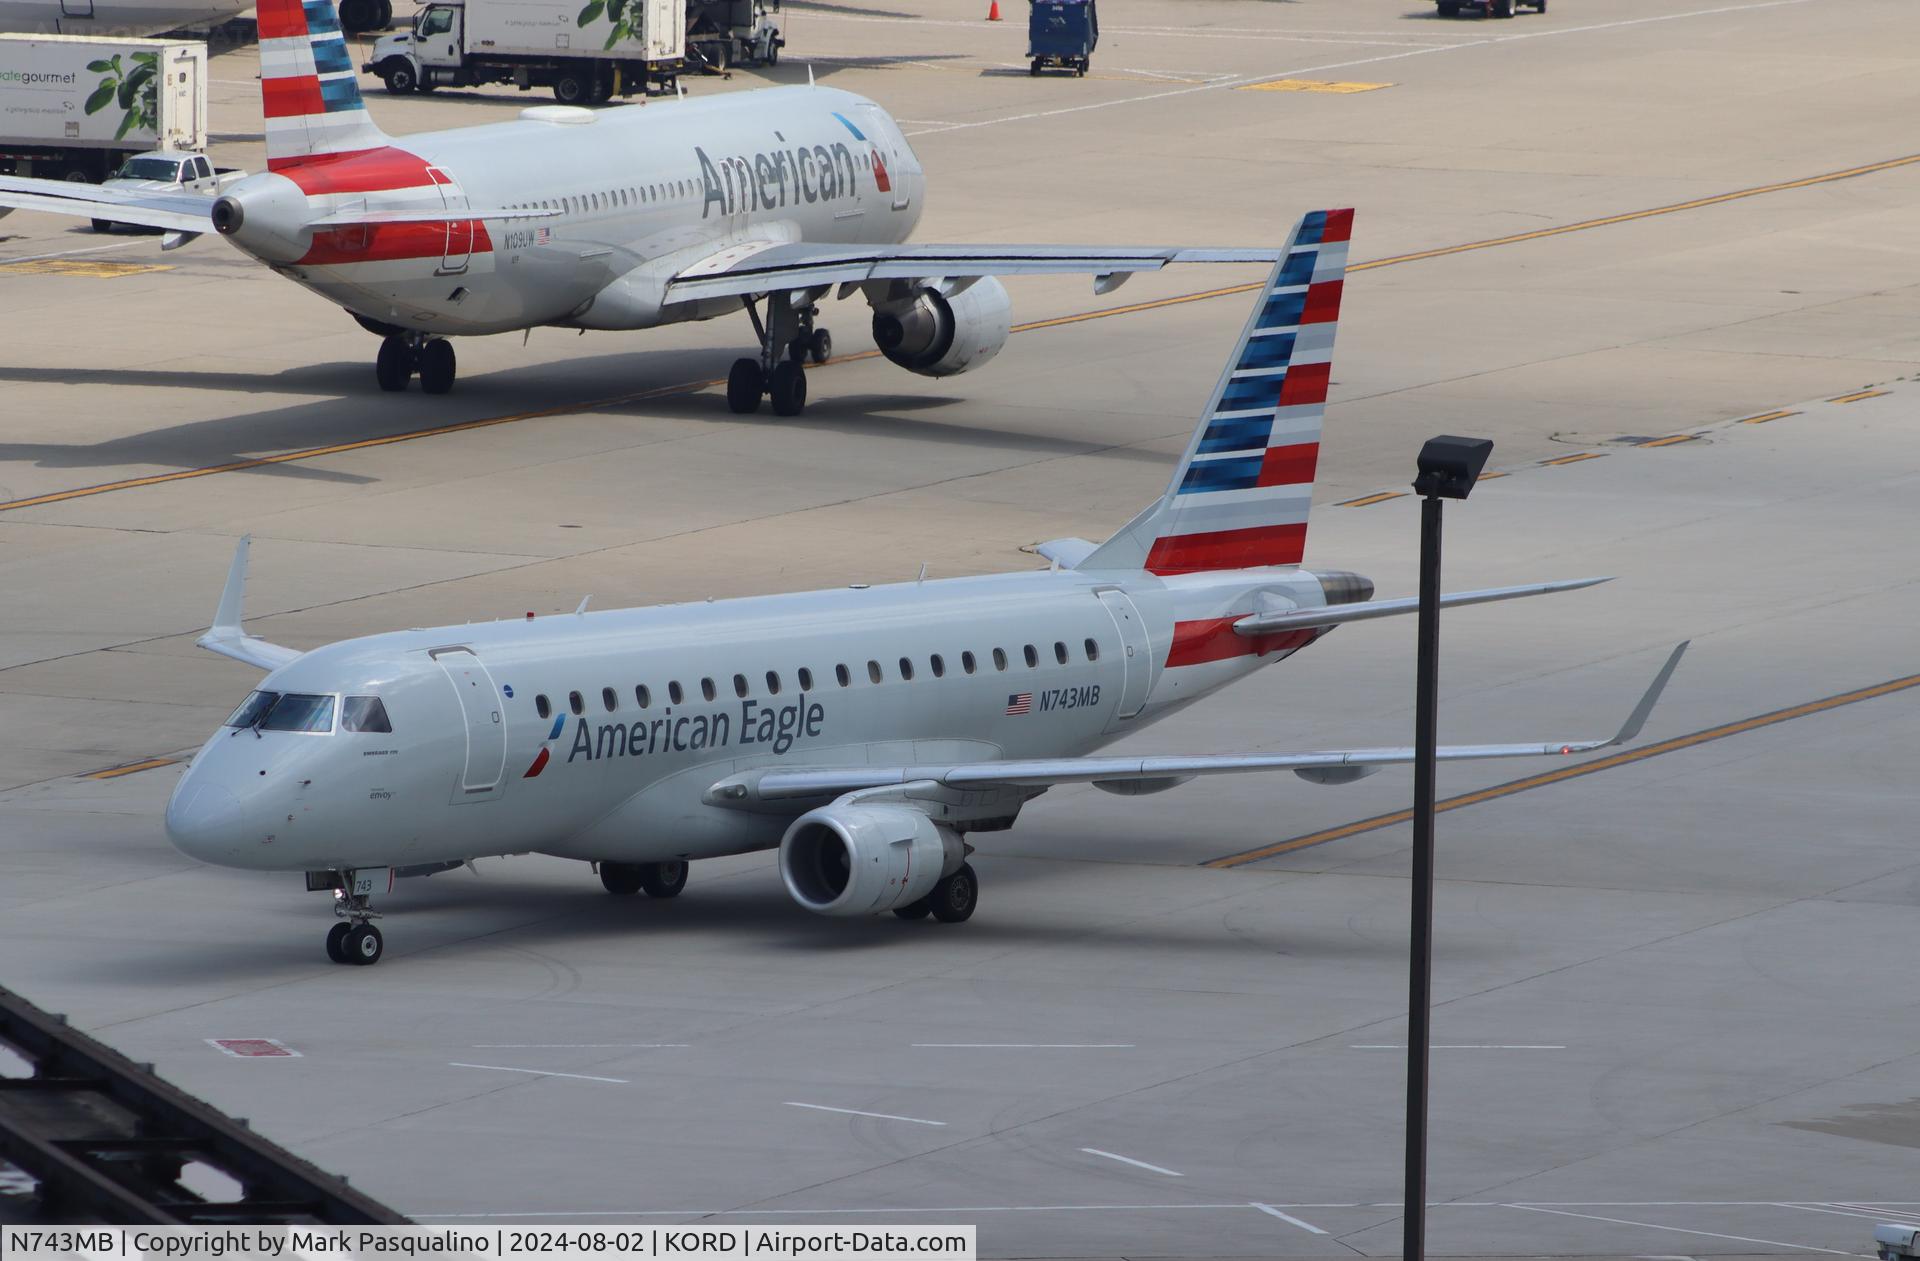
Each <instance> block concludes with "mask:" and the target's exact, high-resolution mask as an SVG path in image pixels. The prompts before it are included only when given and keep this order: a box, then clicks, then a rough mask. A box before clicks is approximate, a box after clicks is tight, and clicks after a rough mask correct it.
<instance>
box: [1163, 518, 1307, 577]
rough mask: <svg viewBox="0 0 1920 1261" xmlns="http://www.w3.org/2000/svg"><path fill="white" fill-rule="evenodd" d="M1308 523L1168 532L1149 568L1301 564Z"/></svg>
mask: <svg viewBox="0 0 1920 1261" xmlns="http://www.w3.org/2000/svg"><path fill="white" fill-rule="evenodd" d="M1306 547H1307V526H1306V522H1304V521H1303V522H1300V523H1299V524H1297V525H1258V526H1252V527H1249V528H1247V529H1244V530H1216V531H1213V532H1212V533H1209V534H1168V535H1162V536H1161V537H1160V538H1157V539H1155V540H1154V541H1153V548H1152V550H1151V551H1149V552H1148V553H1147V571H1148V572H1149V573H1155V574H1191V573H1198V572H1200V571H1202V570H1209V569H1252V568H1254V567H1255V566H1258V565H1297V564H1299V563H1300V558H1301V556H1303V555H1304V554H1305V553H1306Z"/></svg>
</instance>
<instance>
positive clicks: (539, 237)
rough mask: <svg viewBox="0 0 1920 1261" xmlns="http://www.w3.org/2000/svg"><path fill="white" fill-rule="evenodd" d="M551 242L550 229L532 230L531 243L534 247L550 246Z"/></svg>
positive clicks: (551, 232)
mask: <svg viewBox="0 0 1920 1261" xmlns="http://www.w3.org/2000/svg"><path fill="white" fill-rule="evenodd" d="M552 241H553V229H552V228H535V229H534V230H533V243H534V244H535V245H547V244H550V243H551V242H552Z"/></svg>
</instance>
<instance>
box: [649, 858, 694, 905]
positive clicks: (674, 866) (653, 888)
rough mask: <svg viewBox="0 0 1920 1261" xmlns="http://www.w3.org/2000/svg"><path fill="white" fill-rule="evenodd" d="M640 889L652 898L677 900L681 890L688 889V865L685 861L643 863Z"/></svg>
mask: <svg viewBox="0 0 1920 1261" xmlns="http://www.w3.org/2000/svg"><path fill="white" fill-rule="evenodd" d="M640 887H641V888H642V889H645V890H646V891H647V896H648V897H650V898H677V897H679V896H680V890H682V889H684V888H686V887H687V864H686V863H685V862H684V861H681V862H670V863H641V864H640Z"/></svg>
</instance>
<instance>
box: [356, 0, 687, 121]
mask: <svg viewBox="0 0 1920 1261" xmlns="http://www.w3.org/2000/svg"><path fill="white" fill-rule="evenodd" d="M686 38H687V0H434V3H431V4H428V5H426V6H424V7H423V8H421V10H420V12H419V13H418V14H417V15H416V16H415V18H414V23H413V30H411V31H407V32H402V33H399V34H395V35H385V36H382V37H381V38H380V40H379V42H378V43H376V44H375V45H374V46H373V54H372V56H370V57H369V58H368V59H367V61H366V64H364V65H363V66H361V67H360V68H361V69H362V70H365V71H367V72H368V73H370V74H377V75H379V76H380V77H381V78H382V79H384V80H385V81H386V84H387V91H389V92H431V91H432V90H433V89H435V88H439V87H471V86H473V85H475V84H481V83H511V84H513V85H515V86H516V87H518V88H519V89H520V90H521V91H522V92H525V91H528V90H530V89H532V88H536V87H543V88H551V89H553V96H554V99H555V100H557V101H560V102H562V103H563V104H567V105H584V104H587V103H590V102H599V101H605V100H608V99H610V98H612V97H614V96H632V95H633V94H634V93H636V92H646V91H649V90H652V91H661V92H671V91H673V90H674V88H675V86H676V84H677V82H678V79H679V74H680V68H681V61H682V57H683V56H684V54H685V50H686Z"/></svg>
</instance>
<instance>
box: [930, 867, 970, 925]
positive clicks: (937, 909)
mask: <svg viewBox="0 0 1920 1261" xmlns="http://www.w3.org/2000/svg"><path fill="white" fill-rule="evenodd" d="M927 901H928V902H929V903H930V904H931V908H932V910H933V917H934V918H935V919H937V920H939V921H940V922H941V923H942V924H963V923H965V922H966V921H967V920H969V919H972V918H973V908H974V906H975V905H976V904H977V903H978V902H979V901H980V878H979V877H978V876H976V875H974V874H973V864H971V863H961V864H960V870H958V871H956V872H954V873H953V874H952V875H950V876H942V877H940V882H939V883H938V884H936V885H934V886H933V892H932V893H929V894H928V895H927Z"/></svg>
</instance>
